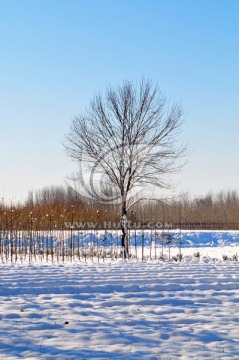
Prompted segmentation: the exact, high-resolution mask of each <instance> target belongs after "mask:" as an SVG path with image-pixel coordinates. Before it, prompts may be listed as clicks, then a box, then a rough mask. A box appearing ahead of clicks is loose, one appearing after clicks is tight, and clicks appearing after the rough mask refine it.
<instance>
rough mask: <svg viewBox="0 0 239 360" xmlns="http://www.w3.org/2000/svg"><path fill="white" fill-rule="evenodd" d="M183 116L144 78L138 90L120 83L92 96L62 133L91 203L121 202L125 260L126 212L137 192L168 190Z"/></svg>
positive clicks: (181, 150) (181, 149)
mask: <svg viewBox="0 0 239 360" xmlns="http://www.w3.org/2000/svg"><path fill="white" fill-rule="evenodd" d="M182 117H183V111H182V108H181V106H180V105H178V104H172V105H169V102H168V100H167V99H166V97H165V96H164V95H163V94H162V93H161V91H160V90H159V88H158V86H157V85H153V84H152V82H151V81H146V80H142V81H141V83H140V85H139V86H138V87H137V86H134V84H133V83H131V82H124V83H123V85H122V86H120V87H116V88H115V87H109V88H108V89H107V90H106V93H105V95H104V96H102V95H101V94H98V95H96V96H95V97H94V98H93V100H92V101H91V102H90V104H89V107H88V108H87V109H86V111H85V112H84V113H82V114H80V115H79V116H76V117H75V118H74V119H73V121H72V124H71V129H70V131H69V133H68V135H66V141H65V148H66V151H67V154H68V155H69V156H70V157H71V158H72V159H73V160H75V161H77V162H78V163H79V165H80V173H79V176H80V178H79V180H80V185H81V188H82V189H84V191H85V192H86V193H87V194H88V196H89V197H90V198H91V199H95V200H98V201H101V202H108V201H110V202H112V201H115V202H116V201H118V203H119V204H120V207H121V219H122V241H121V244H122V247H123V249H124V256H125V258H127V257H128V239H127V214H128V210H129V208H130V207H131V206H132V205H133V204H134V203H135V202H137V201H139V200H140V199H141V197H142V195H141V196H140V195H139V191H142V190H144V189H148V190H149V189H152V188H155V187H156V188H167V187H168V186H169V181H168V178H167V176H166V175H168V174H170V173H172V172H175V171H178V170H179V169H180V168H181V164H180V163H179V161H177V160H178V159H179V158H180V156H181V155H183V153H184V150H185V149H184V147H183V146H182V145H179V142H178V138H179V136H178V135H179V130H180V128H181V124H182ZM86 169H87V170H88V171H89V177H88V179H87V181H85V180H84V175H85V173H86ZM96 184H98V186H97V185H96ZM106 189H107V191H106ZM137 194H138V196H136V195H137Z"/></svg>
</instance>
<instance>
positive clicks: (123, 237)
mask: <svg viewBox="0 0 239 360" xmlns="http://www.w3.org/2000/svg"><path fill="white" fill-rule="evenodd" d="M121 221H122V223H121V231H122V235H121V246H122V248H123V256H124V259H128V258H129V244H128V218H127V208H126V201H123V202H122V220H121Z"/></svg>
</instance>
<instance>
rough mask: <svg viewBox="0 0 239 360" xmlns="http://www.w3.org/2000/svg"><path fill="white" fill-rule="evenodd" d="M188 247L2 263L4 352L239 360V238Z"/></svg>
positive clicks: (0, 333)
mask: <svg viewBox="0 0 239 360" xmlns="http://www.w3.org/2000/svg"><path fill="white" fill-rule="evenodd" d="M196 251H199V252H200V255H201V256H200V258H196V257H195V256H193V253H195V252H196ZM182 253H183V261H182V262H181V263H180V262H175V261H173V260H172V261H159V260H157V261H144V262H141V261H128V262H122V261H120V260H118V261H113V260H108V261H106V262H105V263H102V262H101V263H99V264H98V263H97V260H95V262H92V261H88V262H87V263H84V262H79V261H78V262H77V261H73V262H71V263H70V262H66V263H64V264H63V263H60V264H56V263H53V264H52V263H50V262H49V263H48V264H46V263H44V262H40V261H39V262H35V263H33V264H27V263H25V264H10V263H5V264H1V269H0V276H1V282H0V359H1V360H5V359H11V360H13V359H14V360H15V359H31V360H33V359H34V360H40V359H45V360H52V359H54V360H55V359H56V360H78V359H79V360H83V359H113V360H114V359H124V360H130V359H162V360H164V359H165V360H169V359H171V360H174V359H210V360H211V359H224V360H226V359H228V360H229V359H239V318H238V313H239V284H238V279H239V262H238V261H232V260H227V261H223V260H222V256H223V255H228V257H229V258H230V257H231V256H233V255H234V254H235V253H238V254H239V249H238V246H237V245H236V244H233V245H231V246H217V247H213V246H211V247H210V248H209V247H206V248H203V247H200V248H198V249H197V248H195V247H194V248H186V247H185V248H183V249H182Z"/></svg>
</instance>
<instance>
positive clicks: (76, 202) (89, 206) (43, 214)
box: [0, 186, 239, 230]
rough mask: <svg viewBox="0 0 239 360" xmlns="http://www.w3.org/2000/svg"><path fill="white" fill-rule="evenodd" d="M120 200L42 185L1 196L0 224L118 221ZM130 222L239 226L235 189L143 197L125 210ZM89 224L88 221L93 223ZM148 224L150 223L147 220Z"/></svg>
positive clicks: (62, 225)
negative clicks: (17, 196)
mask: <svg viewBox="0 0 239 360" xmlns="http://www.w3.org/2000/svg"><path fill="white" fill-rule="evenodd" d="M120 221H121V209H120V206H119V205H117V204H114V203H107V204H106V203H101V202H99V201H95V200H92V201H89V200H88V199H85V198H84V197H82V196H80V195H79V194H78V193H77V192H75V191H74V190H73V189H72V188H71V187H66V188H64V187H56V186H51V187H46V188H44V189H41V190H38V191H36V192H34V193H33V192H30V193H29V195H28V198H27V199H26V200H25V201H24V202H22V203H17V204H16V203H15V204H13V203H11V202H7V201H2V203H1V204H0V229H2V230H11V229H19V230H29V229H31V228H34V229H36V230H37V229H40V230H53V229H57V230H67V229H69V228H70V227H75V228H77V223H80V224H82V227H83V228H85V229H87V228H90V227H94V228H96V229H103V228H105V227H107V228H111V227H117V224H119V223H120ZM128 222H129V225H130V226H129V227H131V228H137V229H140V228H142V227H143V226H144V225H146V224H148V223H152V224H156V223H161V224H162V226H163V224H165V223H166V224H169V223H171V224H172V227H173V228H182V229H235V230H236V229H239V194H238V193H237V192H235V191H228V192H220V193H217V194H212V193H208V194H207V195H205V196H202V197H199V198H192V197H190V196H186V195H184V196H179V197H177V198H172V199H171V200H167V201H162V200H161V201H157V200H142V201H141V202H138V203H136V204H135V205H134V206H132V207H131V209H130V211H129V213H128ZM92 224H93V225H92ZM152 226H153V225H152Z"/></svg>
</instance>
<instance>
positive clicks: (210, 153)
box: [0, 0, 239, 199]
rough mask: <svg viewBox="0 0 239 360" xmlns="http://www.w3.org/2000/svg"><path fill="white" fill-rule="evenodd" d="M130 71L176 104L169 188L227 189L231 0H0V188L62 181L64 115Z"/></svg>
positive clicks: (235, 172) (237, 35)
mask: <svg viewBox="0 0 239 360" xmlns="http://www.w3.org/2000/svg"><path fill="white" fill-rule="evenodd" d="M142 76H144V77H146V78H151V79H152V80H153V81H155V82H157V83H158V84H159V85H160V87H161V89H162V90H163V92H165V94H166V95H167V96H168V97H169V98H171V99H172V100H177V101H181V103H182V106H183V108H184V109H185V112H186V117H185V123H184V127H183V133H182V140H183V141H186V142H189V144H190V150H191V153H190V155H189V157H188V164H187V165H186V167H185V168H184V170H183V171H182V173H181V174H180V175H177V176H175V177H174V178H173V180H174V182H175V183H177V184H178V186H177V191H180V190H183V191H188V192H190V193H191V194H193V195H200V194H204V193H206V192H207V191H210V190H212V191H215V192H216V191H219V190H227V189H236V190H238V191H239V183H238V179H239V166H238V162H237V158H238V154H239V141H238V134H239V104H238V94H239V1H238V0H230V1H228V0H210V1H209V0H147V1H144V0H120V1H112V0H101V1H99V0H0V125H1V135H0V136H1V141H0V151H1V156H0V169H1V177H0V197H5V198H8V199H9V198H13V199H16V198H20V197H24V196H26V194H27V192H28V190H31V189H37V188H41V187H42V186H46V185H52V184H55V185H57V184H58V185H60V184H64V181H65V178H66V176H67V175H69V174H71V173H72V171H73V170H74V169H75V164H74V163H72V162H71V160H70V159H68V158H67V157H66V155H65V152H64V148H63V146H62V142H63V140H64V134H65V133H66V132H67V131H68V129H69V125H70V122H71V119H72V118H73V116H74V115H76V114H78V113H80V112H81V111H83V110H84V108H85V106H87V104H88V101H89V100H90V99H91V97H93V96H94V94H95V93H96V92H97V91H98V90H102V91H104V89H105V88H106V87H107V85H109V84H112V85H118V84H121V83H122V81H123V80H125V79H127V80H132V81H138V80H140V79H141V77H142Z"/></svg>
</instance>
